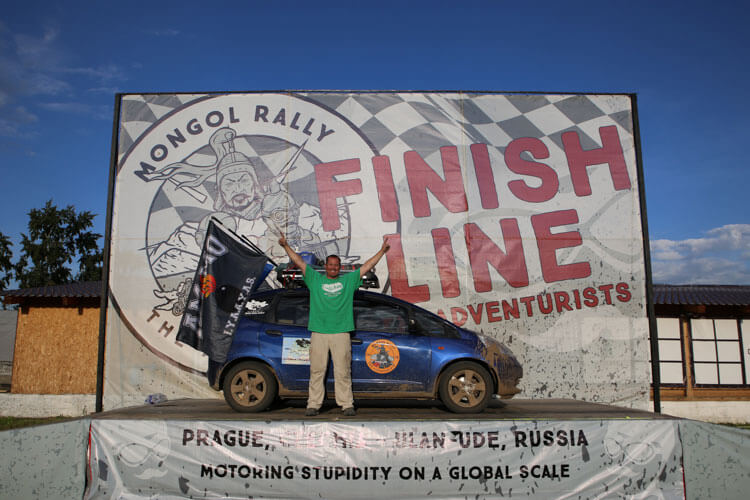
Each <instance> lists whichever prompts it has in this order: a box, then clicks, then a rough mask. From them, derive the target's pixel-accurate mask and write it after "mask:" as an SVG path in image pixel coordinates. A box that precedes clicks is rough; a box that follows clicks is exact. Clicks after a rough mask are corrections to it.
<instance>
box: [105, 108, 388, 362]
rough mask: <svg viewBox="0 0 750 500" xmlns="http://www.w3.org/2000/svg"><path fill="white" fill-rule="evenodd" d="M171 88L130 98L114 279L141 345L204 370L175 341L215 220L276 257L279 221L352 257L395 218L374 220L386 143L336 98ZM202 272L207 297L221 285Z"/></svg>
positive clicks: (279, 255) (292, 236) (297, 241)
mask: <svg viewBox="0 0 750 500" xmlns="http://www.w3.org/2000/svg"><path fill="white" fill-rule="evenodd" d="M168 97H169V96H163V97H161V96H160V98H159V99H157V100H154V98H152V97H151V96H126V97H125V98H124V101H123V109H125V112H124V113H123V121H122V124H121V128H122V135H123V137H129V138H131V139H132V140H131V143H130V144H127V146H126V149H127V150H126V151H122V157H121V158H120V160H119V165H118V172H117V178H116V184H115V201H114V209H113V217H112V232H111V235H112V253H111V260H110V263H111V264H110V273H111V274H110V288H111V291H112V302H113V305H114V308H115V309H116V311H117V313H118V314H117V316H118V317H119V320H120V321H121V322H122V323H123V324H124V325H126V326H127V328H128V329H129V330H130V331H131V332H132V333H133V334H134V335H135V336H136V337H137V338H138V339H139V340H140V341H141V342H142V343H143V344H144V345H146V346H147V347H148V348H149V349H150V350H151V351H152V352H154V353H155V354H157V355H158V356H159V357H161V358H162V359H166V360H167V361H171V362H173V363H174V364H176V365H178V366H180V367H183V368H187V369H189V370H195V371H199V372H203V371H205V370H206V367H207V359H206V356H205V355H203V353H201V352H198V351H196V350H194V349H191V348H189V347H188V346H185V345H184V344H180V343H179V342H176V341H175V339H176V335H177V332H178V330H179V326H180V322H181V319H182V315H183V312H184V311H185V308H186V307H187V306H188V304H187V298H188V295H189V292H190V290H191V288H192V287H193V283H192V281H193V278H194V276H195V270H196V267H197V265H198V262H199V259H200V255H201V248H202V242H203V239H204V237H205V234H206V229H207V226H208V222H209V221H210V220H211V219H212V218H213V219H218V220H219V221H220V222H221V223H222V224H223V225H224V226H225V227H227V228H229V229H231V230H233V231H234V232H236V233H237V234H239V235H240V236H242V237H243V238H245V239H247V240H249V241H251V242H252V243H253V244H255V245H256V246H258V247H260V248H261V250H263V251H264V252H265V253H266V255H268V256H269V257H270V258H271V259H273V260H274V261H275V262H277V263H283V262H286V260H287V256H286V252H285V251H284V250H283V249H282V248H281V247H280V246H279V245H278V238H279V236H278V233H279V231H283V232H284V233H285V235H286V238H287V241H289V243H290V244H291V245H292V247H294V248H295V249H296V250H297V251H306V252H311V253H314V254H315V255H316V256H317V257H319V258H325V256H326V255H329V254H337V255H339V256H341V259H342V261H343V263H349V264H351V263H354V262H358V261H359V260H360V259H361V258H362V257H363V256H367V255H369V254H371V253H373V252H374V250H373V248H372V247H373V241H376V242H379V241H380V239H381V236H382V235H383V234H389V233H392V232H393V231H394V229H395V226H396V223H392V222H389V223H385V222H380V223H379V222H378V221H372V220H371V219H372V217H371V215H372V213H373V212H375V213H377V212H376V211H377V210H378V209H377V204H376V203H377V194H376V193H375V192H374V189H375V188H374V186H375V178H374V174H373V172H372V167H371V165H370V164H369V162H370V161H371V158H373V156H375V155H377V154H378V152H377V151H376V150H375V149H374V147H373V146H372V144H371V143H370V142H369V141H368V140H367V139H366V138H365V136H364V134H363V133H361V132H360V131H359V130H358V128H357V127H356V126H355V125H354V124H353V123H352V122H350V121H349V120H347V119H345V118H343V116H342V115H340V114H338V113H337V112H336V111H334V110H332V109H331V108H329V107H327V106H325V105H322V104H319V103H316V102H314V101H313V100H311V99H308V98H306V97H305V96H301V95H300V96H297V95H290V94H284V95H281V94H223V95H211V96H192V98H188V96H180V97H179V98H178V97H174V96H173V98H172V99H168ZM183 98H184V99H185V100H187V102H180V100H181V99H183ZM170 107H171V109H170ZM342 165H343V166H342ZM344 174H348V175H349V176H351V177H353V179H352V180H346V179H339V177H338V176H340V175H344ZM354 179H356V180H354ZM321 183H322V184H321ZM340 186H343V187H340ZM353 188H356V189H353ZM357 220H360V221H362V220H367V221H368V223H367V224H363V223H359V224H355V223H354V221H357ZM271 274H272V275H274V274H275V273H271ZM198 279H200V280H201V281H200V283H198V286H199V287H200V290H201V292H202V293H203V294H204V295H209V294H211V293H218V291H219V286H218V283H216V282H215V281H214V280H212V279H211V277H208V276H205V277H202V278H201V277H199V278H198ZM271 286H273V284H271Z"/></svg>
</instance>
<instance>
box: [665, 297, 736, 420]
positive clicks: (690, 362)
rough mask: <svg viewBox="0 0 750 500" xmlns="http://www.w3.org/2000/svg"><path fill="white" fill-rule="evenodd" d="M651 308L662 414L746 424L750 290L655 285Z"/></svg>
mask: <svg viewBox="0 0 750 500" xmlns="http://www.w3.org/2000/svg"><path fill="white" fill-rule="evenodd" d="M654 308H655V312H656V318H657V331H658V333H657V335H658V340H659V367H660V370H659V371H660V372H661V384H660V395H661V400H662V402H663V405H662V409H663V411H664V412H665V413H671V414H676V415H678V416H688V417H690V418H697V419H708V418H707V417H711V418H712V419H714V421H727V422H730V421H737V420H738V419H739V420H741V419H742V416H743V415H744V418H745V420H746V421H750V327H748V324H747V321H748V319H750V286H739V285H738V286H730V285H654ZM722 412H725V414H726V418H727V420H722V418H721V415H719V414H720V413H722ZM732 412H734V413H736V415H735V416H733V415H732Z"/></svg>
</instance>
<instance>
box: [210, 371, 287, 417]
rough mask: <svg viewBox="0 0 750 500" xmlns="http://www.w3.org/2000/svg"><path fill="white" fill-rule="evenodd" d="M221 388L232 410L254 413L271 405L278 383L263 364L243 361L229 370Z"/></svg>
mask: <svg viewBox="0 0 750 500" xmlns="http://www.w3.org/2000/svg"><path fill="white" fill-rule="evenodd" d="M222 389H223V391H224V399H225V400H226V402H227V403H228V404H229V406H231V407H232V408H233V409H234V410H236V411H239V412H242V413H256V412H259V411H263V410H265V409H267V408H268V407H269V406H271V403H273V401H274V399H276V394H277V392H278V389H279V384H278V382H277V381H276V377H275V376H274V375H273V373H271V370H269V369H268V367H266V366H265V365H264V364H262V363H258V362H257V361H243V362H241V363H239V364H237V365H235V366H234V367H233V368H232V369H231V370H229V373H227V376H226V377H225V378H224V384H223V387H222Z"/></svg>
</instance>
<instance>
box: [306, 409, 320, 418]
mask: <svg viewBox="0 0 750 500" xmlns="http://www.w3.org/2000/svg"><path fill="white" fill-rule="evenodd" d="M317 414H318V410H316V409H315V408H308V409H306V410H305V416H306V417H314V416H315V415H317Z"/></svg>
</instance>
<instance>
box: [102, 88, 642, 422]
mask: <svg viewBox="0 0 750 500" xmlns="http://www.w3.org/2000/svg"><path fill="white" fill-rule="evenodd" d="M633 112H634V110H633V102H632V98H631V96H629V95H581V94H559V95H557V94H554V95H553V94H548V95H543V94H499V93H463V92H403V93H399V92H280V93H222V94H206V95H186V94H158V95H123V96H121V101H120V114H119V116H120V120H119V125H118V126H119V130H118V150H117V152H118V158H117V166H116V174H115V182H114V200H113V213H112V231H111V259H110V270H109V272H110V274H109V280H110V298H111V300H110V309H109V311H108V313H109V314H108V322H107V363H106V371H105V386H104V387H105V390H104V401H105V406H106V407H110V408H111V407H118V406H124V405H127V404H133V403H140V402H142V401H143V399H144V398H145V396H146V395H147V394H149V393H154V392H163V393H165V394H167V395H169V396H174V397H177V396H188V397H204V396H206V395H209V394H212V391H210V389H208V387H207V384H206V382H205V378H203V377H202V376H201V375H200V372H203V371H204V370H205V368H206V359H205V357H204V356H203V355H202V354H200V353H198V352H196V351H194V350H192V349H191V348H189V347H187V346H184V345H182V344H180V343H177V342H176V341H175V335H176V333H177V329H178V325H179V321H180V317H181V314H182V309H183V307H184V303H185V302H184V301H185V299H186V297H187V291H188V289H189V285H190V281H191V279H192V277H193V274H194V271H195V267H196V264H197V261H198V257H199V255H200V248H201V242H202V237H203V234H204V231H205V227H206V225H207V221H208V219H209V218H210V217H217V218H219V219H220V220H222V221H223V222H224V223H225V225H227V226H229V227H230V228H231V229H234V230H236V231H237V232H238V233H240V234H242V235H245V236H247V237H248V238H249V239H251V240H252V241H253V242H255V243H256V244H257V245H258V246H260V247H261V248H262V249H263V250H265V251H267V253H268V254H269V255H271V256H272V257H274V258H279V259H280V260H285V254H284V253H283V250H282V249H281V248H280V247H278V246H277V245H276V237H275V236H274V234H273V231H272V226H273V225H277V226H280V227H282V228H284V229H285V230H286V231H287V233H288V235H289V236H290V238H289V239H290V242H291V243H292V244H293V246H295V247H296V248H297V250H298V251H305V250H308V251H312V252H314V253H317V254H318V255H320V256H325V255H326V254H328V253H337V254H339V255H341V256H342V258H343V261H344V262H345V263H346V262H356V261H360V260H361V259H362V258H363V257H365V258H366V257H368V256H370V255H372V254H373V253H375V251H377V249H378V248H379V247H380V244H381V241H382V238H383V236H386V235H388V236H389V239H390V241H391V243H392V249H391V251H390V252H388V254H387V255H386V258H385V259H384V260H383V261H382V262H381V263H380V264H379V266H378V269H377V274H378V276H379V279H380V283H381V284H382V285H383V289H382V291H383V292H384V293H389V294H392V295H395V296H398V297H400V298H403V299H406V300H408V301H410V302H413V303H416V304H418V305H420V306H422V307H425V308H426V309H429V310H431V311H433V312H436V313H438V314H440V315H442V316H444V317H446V318H448V319H450V320H452V321H453V322H454V323H456V324H458V325H461V326H464V327H467V328H470V329H473V330H476V331H481V332H484V333H486V334H489V335H492V336H494V337H497V338H499V339H501V340H503V341H504V342H506V343H507V344H508V346H509V347H510V348H511V349H512V350H513V351H514V352H515V353H516V354H517V355H518V357H519V358H520V360H521V362H522V363H523V365H524V368H525V375H524V379H523V381H522V385H521V387H522V389H523V392H522V393H521V394H520V395H519V397H524V398H547V397H558V398H577V399H584V400H589V401H601V402H608V403H617V404H621V405H625V406H634V407H640V408H646V407H647V405H648V391H649V383H650V381H649V369H648V321H647V315H646V299H645V297H646V295H645V265H644V254H643V236H642V235H643V230H642V225H641V211H640V198H639V193H638V168H637V166H636V151H635V142H636V141H635V137H634V134H633ZM269 228H271V229H269Z"/></svg>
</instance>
